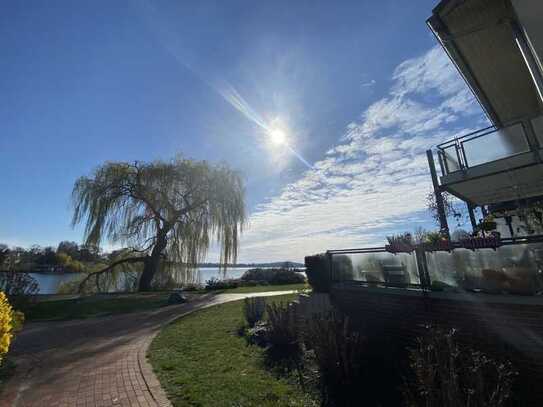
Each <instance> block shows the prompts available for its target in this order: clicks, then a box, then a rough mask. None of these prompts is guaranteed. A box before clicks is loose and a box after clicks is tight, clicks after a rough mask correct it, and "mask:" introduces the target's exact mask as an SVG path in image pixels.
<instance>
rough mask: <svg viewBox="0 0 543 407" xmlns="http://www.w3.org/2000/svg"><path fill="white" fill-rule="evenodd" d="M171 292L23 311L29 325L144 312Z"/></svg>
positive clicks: (43, 303) (47, 302)
mask: <svg viewBox="0 0 543 407" xmlns="http://www.w3.org/2000/svg"><path fill="white" fill-rule="evenodd" d="M305 288H307V287H306V286H305V285H304V284H288V285H273V286H272V285H265V286H254V287H237V288H232V289H226V290H217V291H205V290H198V291H192V292H191V295H192V294H195V295H198V294H203V293H207V294H223V293H240V294H241V293H253V292H266V291H287V290H288V291H290V290H302V289H305ZM169 294H170V292H151V293H123V294H102V295H92V296H88V297H81V298H69V299H54V298H48V299H41V300H39V301H38V302H36V303H33V304H28V305H26V306H25V307H24V308H23V309H22V311H23V312H24V314H25V318H26V320H27V321H39V320H66V319H78V318H94V317H99V316H106V315H113V314H123V313H127V312H136V311H145V310H150V309H156V308H159V307H162V306H165V305H166V304H167V301H168V296H169Z"/></svg>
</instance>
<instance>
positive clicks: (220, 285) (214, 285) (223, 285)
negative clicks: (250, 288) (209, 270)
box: [205, 277, 239, 291]
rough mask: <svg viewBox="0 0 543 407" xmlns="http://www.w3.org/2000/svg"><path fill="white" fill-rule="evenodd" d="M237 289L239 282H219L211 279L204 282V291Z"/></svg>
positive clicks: (216, 279)
mask: <svg viewBox="0 0 543 407" xmlns="http://www.w3.org/2000/svg"><path fill="white" fill-rule="evenodd" d="M237 287H239V281H237V280H219V279H218V278H215V277H213V278H211V279H209V280H207V281H206V285H205V289H206V290H210V291H211V290H226V289H228V288H237Z"/></svg>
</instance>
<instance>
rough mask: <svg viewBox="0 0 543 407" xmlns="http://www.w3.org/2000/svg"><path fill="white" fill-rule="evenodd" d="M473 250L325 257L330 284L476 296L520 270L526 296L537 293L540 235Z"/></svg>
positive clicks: (542, 283)
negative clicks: (458, 291) (471, 292)
mask: <svg viewBox="0 0 543 407" xmlns="http://www.w3.org/2000/svg"><path fill="white" fill-rule="evenodd" d="M479 240H481V239H479ZM482 240H484V239H482ZM483 243H484V242H483ZM487 243H488V242H487ZM476 246H477V245H473V247H471V246H470V245H466V244H464V243H462V242H451V243H450V247H448V248H444V249H437V248H436V247H434V248H433V249H432V248H429V247H427V246H426V245H425V244H421V245H415V246H413V247H412V250H411V251H408V252H391V251H390V246H387V247H372V248H365V249H345V250H329V251H327V252H326V253H327V256H328V264H329V267H330V270H329V272H330V279H331V281H332V282H336V283H356V284H362V285H364V286H376V287H386V288H389V287H390V288H407V289H409V288H411V289H420V290H422V291H434V290H436V289H437V290H440V287H441V289H443V287H445V286H448V287H450V288H458V289H463V290H464V289H467V290H475V291H477V290H481V289H485V287H486V288H488V287H487V286H488V285H493V284H496V281H498V280H495V279H496V278H497V277H496V276H498V277H499V278H501V279H502V280H503V279H504V278H510V282H512V283H515V282H516V281H517V280H518V279H519V275H518V270H524V271H529V273H530V276H529V279H530V280H529V281H530V284H529V285H532V286H533V287H532V289H533V292H532V293H531V294H532V295H533V294H534V293H535V292H540V291H542V290H543V273H541V272H540V270H543V235H533V236H525V237H520V238H510V239H501V240H500V242H499V245H497V246H496V245H493V244H492V245H491V244H489V245H488V247H480V248H478V247H476ZM485 273H486V274H485ZM492 273H494V274H492ZM511 273H512V274H511ZM493 275H494V277H492V276H493ZM506 276H508V277H506ZM524 277H526V276H524ZM485 279H487V280H485ZM502 280H500V281H502ZM502 282H503V281H502ZM525 294H527V293H525Z"/></svg>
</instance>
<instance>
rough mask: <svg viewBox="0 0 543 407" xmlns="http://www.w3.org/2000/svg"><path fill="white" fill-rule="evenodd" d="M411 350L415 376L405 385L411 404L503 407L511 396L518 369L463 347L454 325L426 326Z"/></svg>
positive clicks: (429, 406) (406, 394)
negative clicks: (442, 326) (424, 331)
mask: <svg viewBox="0 0 543 407" xmlns="http://www.w3.org/2000/svg"><path fill="white" fill-rule="evenodd" d="M426 330H427V332H426V333H425V335H424V336H422V337H421V338H419V339H418V341H417V346H416V347H415V348H414V349H411V350H410V362H411V363H410V365H411V368H412V376H411V377H410V378H408V379H407V381H406V385H405V387H404V398H405V400H406V402H407V404H408V405H409V406H425V407H434V406H435V407H437V406H440V407H441V406H443V407H460V406H473V407H487V406H488V407H490V406H492V407H501V406H504V405H506V402H507V400H508V399H509V397H510V396H511V386H512V383H513V380H514V377H515V376H516V374H517V373H516V372H515V371H514V370H513V369H512V368H511V364H510V363H508V362H507V363H499V362H496V361H494V360H492V359H490V358H489V357H487V356H485V355H484V354H482V353H481V352H478V351H476V350H474V349H471V348H469V347H461V346H460V345H459V344H458V343H457V341H456V331H455V330H454V329H450V330H445V329H441V328H434V327H430V326H427V327H426Z"/></svg>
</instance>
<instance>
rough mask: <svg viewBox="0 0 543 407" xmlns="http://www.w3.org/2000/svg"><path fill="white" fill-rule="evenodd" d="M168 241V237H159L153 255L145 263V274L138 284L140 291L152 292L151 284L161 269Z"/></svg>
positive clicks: (142, 274)
mask: <svg viewBox="0 0 543 407" xmlns="http://www.w3.org/2000/svg"><path fill="white" fill-rule="evenodd" d="M167 243H168V241H167V240H166V236H165V235H163V236H160V235H159V236H158V239H157V243H156V245H155V247H153V250H152V251H151V254H150V255H149V256H147V258H146V259H145V262H144V263H143V272H142V273H141V277H140V281H139V284H138V291H150V290H151V283H152V282H153V277H154V276H155V274H156V272H157V271H158V270H159V269H160V262H161V260H162V253H163V252H164V249H166V245H167Z"/></svg>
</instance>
